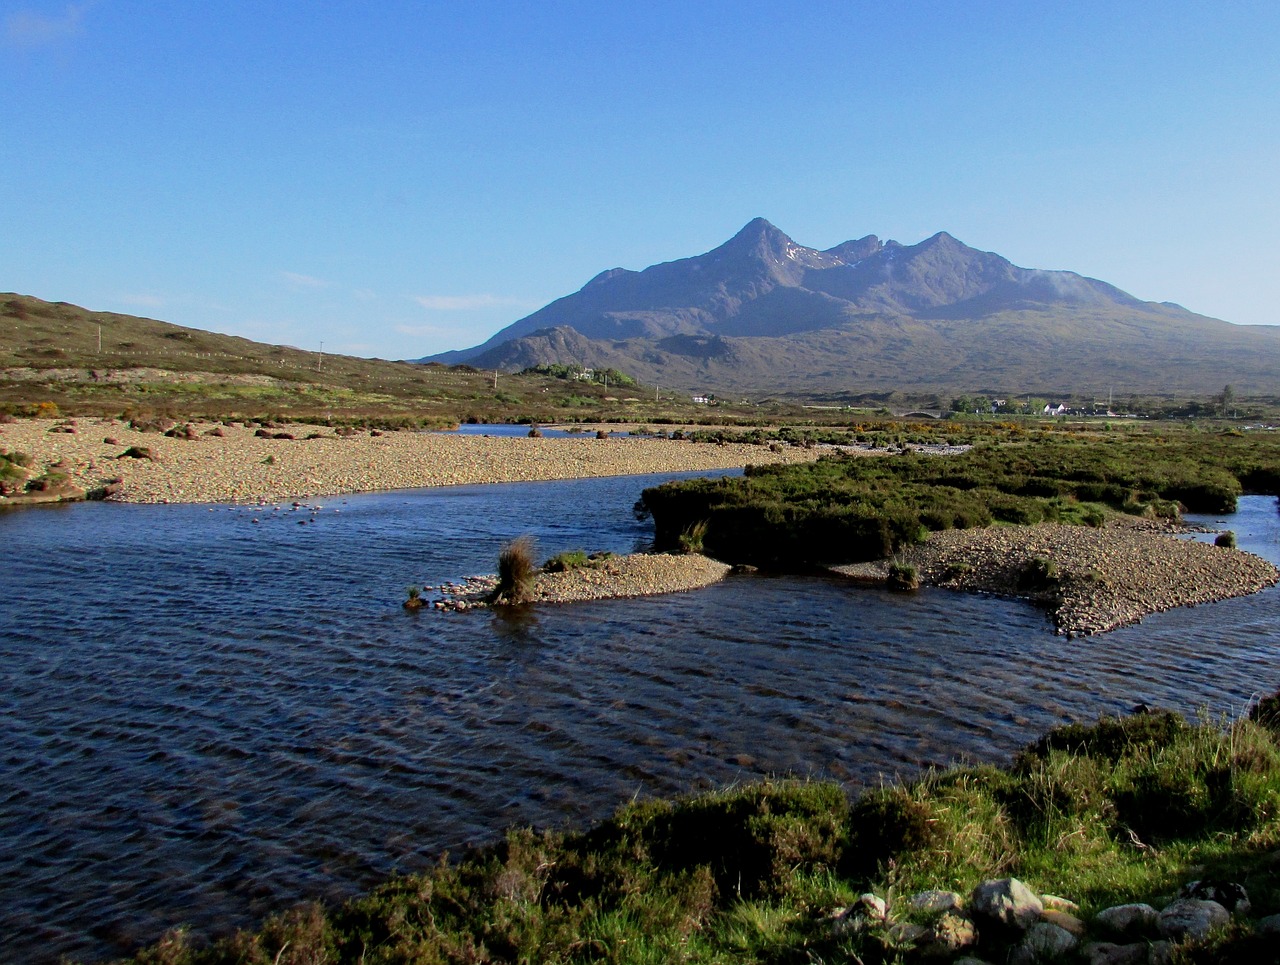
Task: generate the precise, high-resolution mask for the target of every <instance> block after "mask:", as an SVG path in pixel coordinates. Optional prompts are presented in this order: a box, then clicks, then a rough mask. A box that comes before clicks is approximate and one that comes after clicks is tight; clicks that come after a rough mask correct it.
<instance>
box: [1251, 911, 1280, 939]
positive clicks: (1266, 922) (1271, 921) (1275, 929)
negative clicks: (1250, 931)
mask: <svg viewBox="0 0 1280 965" xmlns="http://www.w3.org/2000/svg"><path fill="white" fill-rule="evenodd" d="M1256 931H1257V932H1258V934H1259V935H1280V915H1268V916H1267V917H1266V918H1262V919H1260V920H1259V921H1258V925H1257V928H1256Z"/></svg>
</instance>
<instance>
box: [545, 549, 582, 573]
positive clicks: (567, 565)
mask: <svg viewBox="0 0 1280 965" xmlns="http://www.w3.org/2000/svg"><path fill="white" fill-rule="evenodd" d="M591 562H592V560H591V557H590V556H588V555H587V551H586V550H565V551H564V552H563V553H557V554H556V555H555V556H553V557H551V559H549V560H547V561H546V562H545V563H543V564H542V572H544V573H567V572H569V571H570V570H577V569H581V568H582V567H584V566H590V565H591Z"/></svg>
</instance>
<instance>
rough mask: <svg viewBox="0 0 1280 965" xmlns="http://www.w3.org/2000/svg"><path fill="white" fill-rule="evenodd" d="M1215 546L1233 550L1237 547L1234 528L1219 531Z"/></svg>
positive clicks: (1214, 541)
mask: <svg viewBox="0 0 1280 965" xmlns="http://www.w3.org/2000/svg"><path fill="white" fill-rule="evenodd" d="M1213 545H1214V546H1221V547H1222V548H1223V549H1229V550H1233V549H1235V548H1236V534H1235V533H1234V532H1233V531H1232V530H1227V531H1226V532H1223V533H1219V534H1218V535H1217V536H1215V537H1214V540H1213Z"/></svg>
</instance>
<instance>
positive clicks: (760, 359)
mask: <svg viewBox="0 0 1280 965" xmlns="http://www.w3.org/2000/svg"><path fill="white" fill-rule="evenodd" d="M420 361H436V362H445V363H450V364H454V363H458V362H466V363H468V364H471V365H473V366H477V367H481V368H492V369H503V370H518V369H521V368H525V367H527V366H531V365H537V364H543V363H577V364H582V365H586V366H590V367H595V368H599V367H612V368H617V369H621V370H623V371H626V372H629V373H630V374H632V375H634V376H636V377H638V378H640V379H642V380H645V381H649V382H657V383H661V384H663V385H667V386H671V387H673V388H685V389H689V390H696V391H715V392H720V393H722V394H725V393H761V392H770V393H772V392H790V393H801V394H804V393H811V394H830V393H841V392H849V393H856V392H866V391H878V390H885V389H903V390H916V391H921V390H925V391H940V390H966V391H968V390H977V391H983V390H992V391H996V392H1007V393H1011V394H1015V393H1022V392H1034V393H1040V394H1062V393H1069V394H1073V395H1081V394H1088V393H1096V392H1106V391H1108V390H1110V389H1113V388H1114V389H1117V390H1120V391H1124V392H1144V393H1150V392H1160V393H1169V392H1174V393H1177V392H1183V393H1207V392H1216V391H1220V390H1221V388H1222V386H1223V385H1225V384H1227V383H1232V384H1233V385H1234V387H1235V388H1236V390H1237V391H1244V392H1249V393H1257V394H1268V395H1272V394H1276V393H1277V391H1280V328H1277V327H1275V326H1240V325H1232V324H1230V323H1228V322H1224V321H1221V320H1219V319H1213V318H1208V317H1206V316H1203V315H1197V314H1195V313H1193V312H1189V311H1187V310H1186V309H1183V308H1181V307H1179V306H1177V305H1172V304H1168V303H1155V302H1144V301H1140V300H1139V299H1136V298H1134V297H1133V296H1132V295H1129V294H1127V293H1126V292H1123V291H1121V290H1120V289H1119V288H1116V287H1114V286H1113V285H1109V284H1107V283H1106V282H1102V281H1098V280H1096V279H1093V278H1086V277H1084V276H1082V275H1078V274H1076V273H1075V272H1070V271H1045V270H1039V269H1029V268H1020V267H1018V266H1016V265H1014V264H1013V263H1011V262H1010V261H1009V260H1008V259H1006V258H1003V257H1001V256H1000V255H998V254H995V253H993V252H987V251H979V250H977V249H974V248H970V247H969V246H968V245H965V244H964V243H963V242H960V241H958V240H957V239H955V238H953V237H952V236H951V235H949V234H947V233H946V232H945V231H943V232H939V233H937V234H935V235H933V236H932V237H930V238H927V239H925V240H924V241H922V242H920V243H919V244H916V245H902V244H899V243H898V242H896V241H883V242H882V241H881V240H880V239H879V238H877V237H876V236H875V235H868V236H866V237H865V238H860V239H858V240H856V241H846V242H844V243H843V244H840V245H837V246H835V247H834V248H828V249H826V250H818V249H814V248H806V247H805V246H803V245H800V244H797V243H796V242H795V241H793V240H792V239H791V238H789V237H788V236H787V235H786V234H785V233H784V232H782V231H781V230H779V229H778V228H776V227H775V226H774V225H772V224H770V223H769V222H768V221H766V220H765V219H763V218H756V219H755V220H753V221H751V222H750V223H749V224H747V225H746V226H745V227H744V228H743V229H742V230H741V231H739V232H738V233H737V234H736V235H734V236H733V237H732V238H730V239H729V240H728V241H726V242H725V243H724V244H722V245H721V246H720V247H718V248H715V249H713V250H711V251H709V252H707V253H706V254H702V255H697V256H695V257H692V258H682V259H679V260H677V261H671V262H665V263H663V264H658V265H653V266H651V267H649V268H646V269H644V270H643V271H630V270H627V269H625V268H613V269H610V270H608V271H604V272H601V273H600V274H599V275H597V276H596V277H595V278H592V279H591V280H590V281H589V282H587V284H586V285H584V286H583V287H582V289H581V290H579V291H577V292H574V293H573V294H571V295H566V296H564V297H563V298H559V299H557V300H555V301H554V302H552V303H551V304H549V305H547V306H546V307H544V308H541V309H539V310H538V311H536V312H534V313H533V314H532V315H528V316H526V317H525V318H522V319H520V320H519V321H517V322H515V323H513V324H511V325H509V326H507V327H506V328H505V329H503V330H502V331H500V332H498V333H497V334H496V335H494V336H493V337H492V338H491V339H489V340H488V341H487V342H484V343H483V344H481V345H477V346H475V347H473V348H470V349H464V350H462V351H457V352H446V353H444V354H442V355H437V356H432V357H429V358H427V359H422V360H420Z"/></svg>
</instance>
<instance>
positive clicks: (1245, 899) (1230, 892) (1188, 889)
mask: <svg viewBox="0 0 1280 965" xmlns="http://www.w3.org/2000/svg"><path fill="white" fill-rule="evenodd" d="M1178 897H1179V898H1199V899H1200V900H1201V901H1216V902H1217V903H1218V904H1220V905H1221V906H1222V907H1223V908H1225V909H1227V911H1228V912H1230V913H1231V914H1233V915H1247V914H1249V910H1250V909H1251V908H1252V907H1253V906H1252V905H1251V904H1250V903H1249V893H1248V892H1247V891H1245V890H1244V885H1239V884H1236V883H1235V882H1234V881H1216V880H1214V879H1213V878H1205V879H1204V880H1202V881H1189V882H1187V883H1186V884H1185V885H1183V886H1182V890H1181V891H1179V892H1178Z"/></svg>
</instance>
